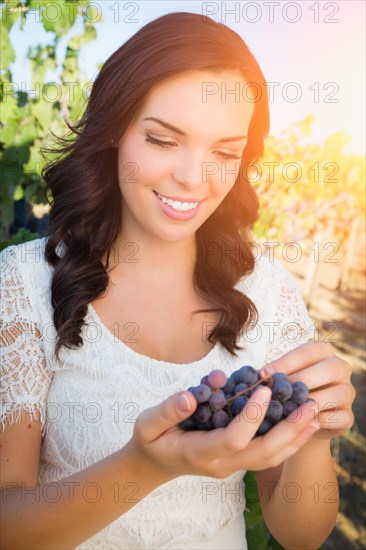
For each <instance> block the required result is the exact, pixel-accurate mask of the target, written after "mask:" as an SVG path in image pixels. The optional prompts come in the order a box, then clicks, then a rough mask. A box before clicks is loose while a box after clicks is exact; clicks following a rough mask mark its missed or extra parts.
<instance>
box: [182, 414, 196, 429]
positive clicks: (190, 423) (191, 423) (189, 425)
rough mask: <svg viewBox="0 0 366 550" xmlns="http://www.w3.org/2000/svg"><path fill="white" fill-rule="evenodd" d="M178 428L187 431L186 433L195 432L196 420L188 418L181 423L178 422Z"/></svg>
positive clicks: (192, 417)
mask: <svg viewBox="0 0 366 550" xmlns="http://www.w3.org/2000/svg"><path fill="white" fill-rule="evenodd" d="M179 427H180V428H182V430H187V431H191V430H195V429H196V420H195V418H194V416H190V417H188V418H185V419H184V420H182V422H179Z"/></svg>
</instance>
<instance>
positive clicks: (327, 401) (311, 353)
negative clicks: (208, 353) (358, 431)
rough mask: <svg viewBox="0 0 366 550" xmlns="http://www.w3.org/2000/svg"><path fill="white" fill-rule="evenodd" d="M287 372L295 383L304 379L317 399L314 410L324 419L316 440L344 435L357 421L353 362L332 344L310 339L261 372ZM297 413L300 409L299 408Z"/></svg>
mask: <svg viewBox="0 0 366 550" xmlns="http://www.w3.org/2000/svg"><path fill="white" fill-rule="evenodd" d="M274 372H284V373H285V374H287V375H288V377H289V380H290V382H291V383H293V382H297V381H301V382H304V383H305V384H306V385H307V386H308V388H309V397H310V398H312V399H314V400H315V403H313V411H314V415H315V417H316V418H317V419H318V420H319V422H320V428H321V429H320V430H319V431H318V432H317V433H316V434H315V435H314V438H315V439H330V438H332V437H337V436H340V435H342V434H344V433H345V432H346V431H347V430H348V429H349V428H350V427H351V426H352V424H353V422H354V414H353V411H352V403H353V401H354V399H355V396H356V390H355V388H354V387H353V385H352V384H351V374H352V368H351V365H350V364H349V363H348V362H347V361H345V360H343V359H341V358H340V357H338V356H337V355H335V353H334V351H333V347H332V346H331V345H330V344H328V343H323V342H319V343H315V342H307V343H306V344H303V345H301V346H299V347H297V348H296V349H294V350H292V351H290V352H288V353H286V354H285V355H283V356H282V357H280V358H279V359H276V360H275V361H272V362H271V363H268V365H266V366H265V367H264V368H263V369H262V370H261V371H260V375H261V376H265V375H266V374H273V373H274ZM295 412H296V411H295Z"/></svg>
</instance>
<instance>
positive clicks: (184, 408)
mask: <svg viewBox="0 0 366 550" xmlns="http://www.w3.org/2000/svg"><path fill="white" fill-rule="evenodd" d="M176 405H177V408H178V409H179V410H180V411H181V412H184V413H185V412H188V411H189V409H190V408H191V404H190V402H189V399H188V397H187V396H186V394H185V393H183V394H182V395H180V396H179V397H178V398H177V399H176Z"/></svg>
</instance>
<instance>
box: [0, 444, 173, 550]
mask: <svg viewBox="0 0 366 550" xmlns="http://www.w3.org/2000/svg"><path fill="white" fill-rule="evenodd" d="M171 478H172V476H169V477H168V476H167V475H166V474H165V475H163V474H162V473H160V472H159V471H158V470H157V468H156V465H152V464H151V465H150V466H149V462H147V461H143V460H142V459H139V461H136V458H132V457H131V455H130V454H129V447H128V444H127V445H126V446H125V447H124V448H123V449H121V450H119V451H117V452H115V453H113V454H111V455H110V456H108V457H106V458H104V459H103V460H100V461H99V462H97V463H95V464H93V465H92V466H90V467H88V468H86V469H85V470H82V471H80V472H78V473H76V474H74V475H72V476H69V477H67V478H64V479H61V480H58V481H57V482H54V483H48V484H45V485H43V486H40V485H36V484H35V483H30V482H29V481H28V482H21V483H19V482H18V483H16V482H9V481H8V482H3V484H2V491H1V516H2V521H1V536H0V539H1V548H2V549H4V550H10V549H17V550H21V549H25V548H37V549H43V548H44V549H47V550H49V549H56V548H59V549H61V548H74V547H75V546H77V545H79V544H81V543H82V542H83V541H85V540H86V539H88V538H90V537H92V536H93V535H95V534H96V533H97V532H98V531H100V530H101V529H103V528H104V527H106V526H107V525H108V524H110V523H111V522H113V521H114V520H116V519H117V518H118V517H119V516H121V515H122V514H124V513H125V512H127V511H128V510H130V509H131V508H132V507H133V506H134V505H135V504H136V503H137V502H138V501H139V500H141V499H143V498H144V497H145V496H146V495H147V494H148V493H150V492H151V491H152V490H153V489H155V488H156V487H158V486H159V485H160V484H162V483H165V482H166V481H169V479H171Z"/></svg>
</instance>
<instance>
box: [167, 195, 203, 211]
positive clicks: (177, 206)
mask: <svg viewBox="0 0 366 550" xmlns="http://www.w3.org/2000/svg"><path fill="white" fill-rule="evenodd" d="M158 197H159V199H160V200H161V201H162V202H163V203H164V204H168V205H169V206H171V207H172V208H174V210H181V211H186V210H192V209H193V208H196V206H197V205H198V204H199V203H198V202H180V201H173V200H172V199H167V198H166V197H163V196H162V195H159V193H158Z"/></svg>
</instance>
